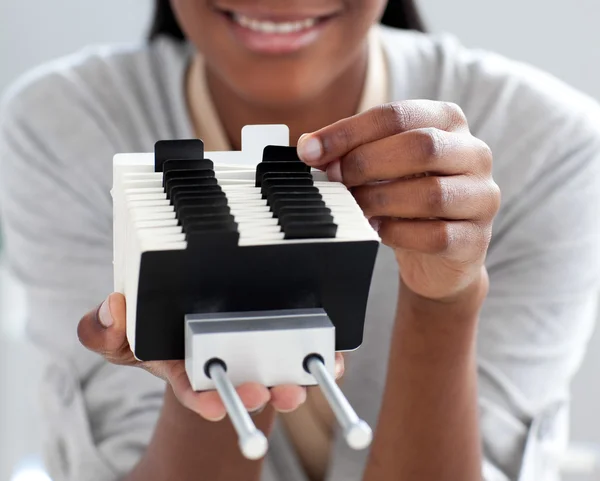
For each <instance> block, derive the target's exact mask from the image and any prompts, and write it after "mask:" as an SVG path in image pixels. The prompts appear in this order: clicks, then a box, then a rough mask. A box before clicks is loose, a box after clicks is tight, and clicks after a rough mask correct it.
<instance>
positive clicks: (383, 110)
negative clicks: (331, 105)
mask: <svg viewBox="0 0 600 481" xmlns="http://www.w3.org/2000/svg"><path fill="white" fill-rule="evenodd" d="M427 127H433V128H436V129H440V130H446V131H449V132H450V131H458V130H462V129H465V128H467V121H466V118H465V115H464V113H463V111H462V109H461V108H460V107H459V106H457V105H456V104H452V103H448V102H436V101H430V100H407V101H404V102H392V103H388V104H384V105H379V106H377V107H373V108H371V109H369V110H367V111H365V112H363V113H360V114H357V115H354V116H352V117H348V118H346V119H342V120H339V121H338V122H335V123H333V124H331V125H329V126H327V127H324V128H322V129H320V130H317V131H316V132H313V133H310V134H305V135H303V136H302V137H300V139H299V140H298V156H299V157H300V159H302V160H303V161H304V162H305V163H307V164H308V165H311V166H314V167H319V166H325V165H327V164H328V163H330V162H332V161H333V160H337V159H339V158H340V157H343V156H344V155H346V154H347V153H349V152H351V151H352V150H354V149H355V148H357V147H359V146H360V145H363V144H367V143H369V142H375V141H376V140H380V139H383V138H385V137H390V136H392V135H395V134H399V133H402V132H407V131H409V130H414V129H422V128H427Z"/></svg>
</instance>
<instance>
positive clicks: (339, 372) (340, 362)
mask: <svg viewBox="0 0 600 481" xmlns="http://www.w3.org/2000/svg"><path fill="white" fill-rule="evenodd" d="M334 369H335V378H336V379H340V378H341V377H342V376H343V375H344V371H345V369H346V363H345V361H344V355H343V354H342V353H341V352H336V353H335V367H334Z"/></svg>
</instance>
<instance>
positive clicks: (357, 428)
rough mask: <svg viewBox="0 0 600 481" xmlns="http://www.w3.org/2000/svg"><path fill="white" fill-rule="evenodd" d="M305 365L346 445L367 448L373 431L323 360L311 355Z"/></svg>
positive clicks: (353, 447)
mask: <svg viewBox="0 0 600 481" xmlns="http://www.w3.org/2000/svg"><path fill="white" fill-rule="evenodd" d="M306 367H307V369H308V371H309V372H310V373H311V374H312V375H313V376H314V378H315V379H316V380H317V383H318V384H319V387H320V388H321V391H322V392H323V395H324V396H325V399H327V402H328V403H329V405H330V406H331V409H332V410H333V412H334V414H335V417H336V418H337V420H338V423H339V424H340V426H341V427H342V429H343V432H344V438H345V439H346V442H347V443H348V446H350V447H351V448H352V449H357V450H358V449H365V448H367V447H368V446H369V445H370V444H371V441H372V439H373V431H372V430H371V428H370V427H369V425H368V424H367V423H366V422H365V421H363V420H362V419H360V418H359V417H358V415H357V414H356V412H355V411H354V409H353V408H352V406H351V405H350V403H349V402H348V400H347V399H346V396H344V393H343V392H342V390H341V389H340V388H339V386H338V385H337V383H336V382H335V379H333V377H332V376H331V374H329V371H327V368H326V367H325V364H323V360H322V359H321V358H320V357H318V356H311V357H310V358H309V359H308V360H307V362H306Z"/></svg>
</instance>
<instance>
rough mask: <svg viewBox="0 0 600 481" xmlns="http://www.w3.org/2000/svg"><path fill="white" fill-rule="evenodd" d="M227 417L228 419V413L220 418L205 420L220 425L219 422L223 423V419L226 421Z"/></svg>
mask: <svg viewBox="0 0 600 481" xmlns="http://www.w3.org/2000/svg"><path fill="white" fill-rule="evenodd" d="M226 417H227V413H225V414H223V415H222V416H219V417H218V418H205V419H206V420H207V421H209V422H211V423H218V422H219V421H223V419H225V418H226Z"/></svg>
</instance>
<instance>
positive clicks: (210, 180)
mask: <svg viewBox="0 0 600 481" xmlns="http://www.w3.org/2000/svg"><path fill="white" fill-rule="evenodd" d="M206 186H218V182H217V179H216V178H214V177H187V178H178V179H169V180H167V182H166V183H165V191H166V193H167V199H170V198H171V195H172V193H173V192H172V191H173V189H174V188H176V187H190V188H192V190H193V189H196V188H198V189H201V188H202V187H206ZM219 188H220V187H219Z"/></svg>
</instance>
